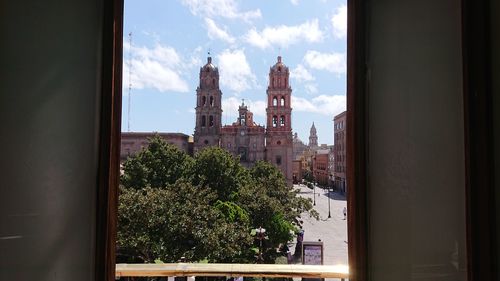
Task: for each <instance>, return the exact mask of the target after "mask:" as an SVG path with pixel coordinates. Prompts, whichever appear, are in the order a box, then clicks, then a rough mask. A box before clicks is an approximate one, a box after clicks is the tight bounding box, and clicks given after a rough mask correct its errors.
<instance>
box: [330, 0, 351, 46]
mask: <svg viewBox="0 0 500 281" xmlns="http://www.w3.org/2000/svg"><path fill="white" fill-rule="evenodd" d="M332 28H333V36H334V37H335V38H338V39H344V38H346V37H347V6H346V5H341V6H340V7H338V8H337V10H336V11H335V14H334V15H333V16H332Z"/></svg>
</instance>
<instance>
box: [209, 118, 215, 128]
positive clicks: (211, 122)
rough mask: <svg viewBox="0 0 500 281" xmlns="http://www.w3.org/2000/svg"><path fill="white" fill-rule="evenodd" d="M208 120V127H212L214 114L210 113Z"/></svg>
mask: <svg viewBox="0 0 500 281" xmlns="http://www.w3.org/2000/svg"><path fill="white" fill-rule="evenodd" d="M208 120H209V121H208V122H209V126H210V127H213V126H214V116H213V115H210V118H209V119H208Z"/></svg>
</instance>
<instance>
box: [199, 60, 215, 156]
mask: <svg viewBox="0 0 500 281" xmlns="http://www.w3.org/2000/svg"><path fill="white" fill-rule="evenodd" d="M221 98H222V92H221V90H220V89H219V70H218V69H217V67H215V66H214V65H213V64H212V58H211V57H208V58H207V63H206V64H205V65H204V66H203V67H201V68H200V83H199V85H198V88H197V89H196V126H195V129H194V152H195V153H196V152H197V151H199V150H200V149H202V148H204V147H207V146H219V140H220V131H221V119H222V106H221Z"/></svg>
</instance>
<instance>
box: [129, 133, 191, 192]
mask: <svg viewBox="0 0 500 281" xmlns="http://www.w3.org/2000/svg"><path fill="white" fill-rule="evenodd" d="M192 164H193V159H192V158H191V157H189V156H188V155H187V154H186V153H184V152H183V151H181V150H179V149H178V148H177V147H176V146H174V145H171V144H168V143H166V142H165V141H164V140H163V139H162V138H161V137H160V136H159V135H155V136H154V137H152V138H150V139H149V144H148V146H147V147H146V148H144V149H143V150H141V151H140V152H139V153H137V155H135V156H132V157H129V158H128V159H127V161H125V162H124V164H123V175H122V176H121V184H122V185H123V186H125V187H128V188H136V189H138V188H143V187H146V186H150V187H165V186H167V184H173V183H175V182H176V181H177V180H178V179H180V178H182V177H185V175H186V171H189V170H190V167H191V166H192Z"/></svg>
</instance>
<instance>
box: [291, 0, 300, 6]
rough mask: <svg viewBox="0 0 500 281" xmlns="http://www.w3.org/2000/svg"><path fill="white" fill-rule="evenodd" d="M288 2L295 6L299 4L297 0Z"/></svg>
mask: <svg viewBox="0 0 500 281" xmlns="http://www.w3.org/2000/svg"><path fill="white" fill-rule="evenodd" d="M290 2H292V4H293V5H295V6H297V5H299V0H290Z"/></svg>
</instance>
